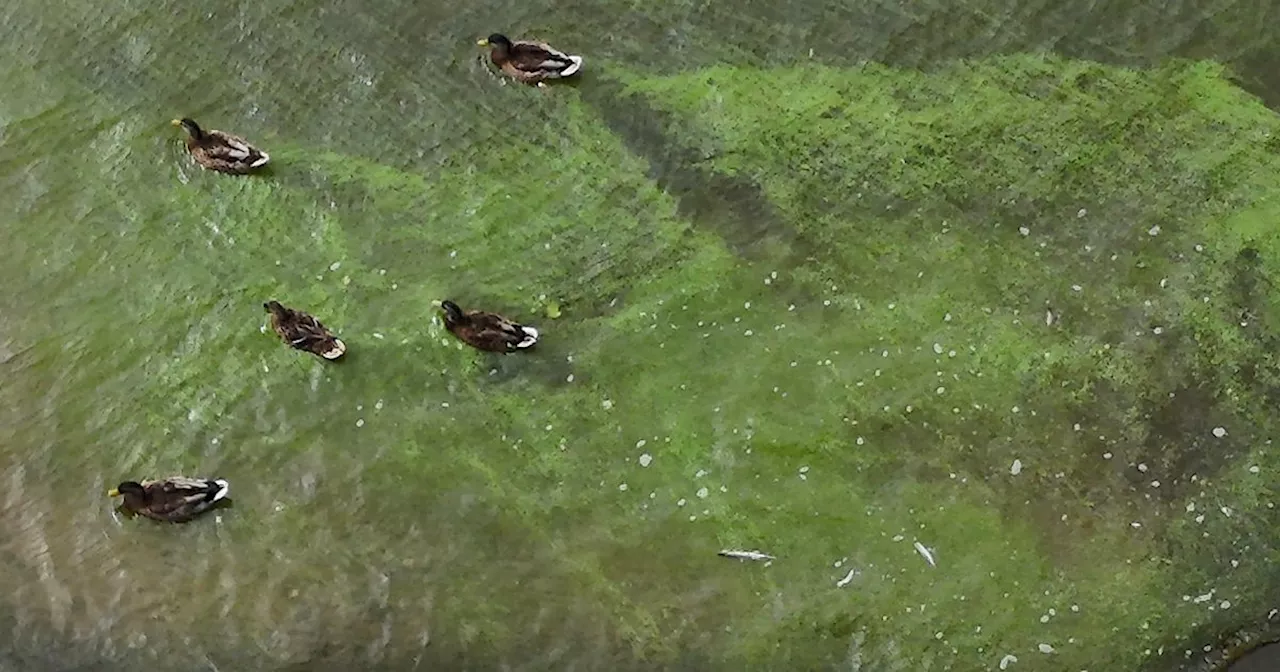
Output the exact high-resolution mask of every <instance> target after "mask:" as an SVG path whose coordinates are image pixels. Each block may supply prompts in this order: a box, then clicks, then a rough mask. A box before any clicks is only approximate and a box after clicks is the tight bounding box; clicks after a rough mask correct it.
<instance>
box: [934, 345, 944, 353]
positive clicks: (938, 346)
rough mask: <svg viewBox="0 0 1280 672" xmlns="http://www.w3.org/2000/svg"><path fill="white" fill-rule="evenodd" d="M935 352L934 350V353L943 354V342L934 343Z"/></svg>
mask: <svg viewBox="0 0 1280 672" xmlns="http://www.w3.org/2000/svg"><path fill="white" fill-rule="evenodd" d="M933 352H934V354H937V355H941V354H942V344H941V343H934V344H933Z"/></svg>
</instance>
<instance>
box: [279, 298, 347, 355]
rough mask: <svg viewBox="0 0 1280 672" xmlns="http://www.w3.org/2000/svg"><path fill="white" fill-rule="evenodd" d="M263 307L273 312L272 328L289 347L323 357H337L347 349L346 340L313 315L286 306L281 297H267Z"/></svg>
mask: <svg viewBox="0 0 1280 672" xmlns="http://www.w3.org/2000/svg"><path fill="white" fill-rule="evenodd" d="M262 307H263V308H265V309H266V311H267V312H268V313H271V329H272V330H274V331H275V332H276V334H277V335H278V336H280V338H281V340H283V341H284V342H285V343H287V344H289V347H292V348H296V349H298V350H305V351H307V352H310V353H311V354H313V355H315V356H317V357H322V358H324V359H338V358H339V357H341V356H342V355H344V354H345V353H346V352H347V345H346V343H343V342H342V341H341V340H339V339H338V337H336V336H334V335H333V332H331V331H329V329H328V328H327V327H325V326H324V325H323V324H321V323H320V320H317V319H316V318H314V317H312V316H311V315H309V314H307V313H304V312H302V311H301V310H294V309H293V308H289V307H287V306H284V305H282V304H281V303H280V302H279V301H268V302H266V303H264V304H262Z"/></svg>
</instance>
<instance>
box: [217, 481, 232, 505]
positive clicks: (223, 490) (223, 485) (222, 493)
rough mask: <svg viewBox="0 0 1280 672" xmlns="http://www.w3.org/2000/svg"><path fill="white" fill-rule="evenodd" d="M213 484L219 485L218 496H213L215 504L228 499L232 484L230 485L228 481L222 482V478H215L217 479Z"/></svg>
mask: <svg viewBox="0 0 1280 672" xmlns="http://www.w3.org/2000/svg"><path fill="white" fill-rule="evenodd" d="M213 482H214V483H217V484H218V492H217V493H216V494H214V496H213V501H215V502H216V501H218V500H219V499H222V498H223V497H226V496H227V493H228V492H231V484H230V483H228V482H226V481H224V480H222V479H221V478H215V479H213Z"/></svg>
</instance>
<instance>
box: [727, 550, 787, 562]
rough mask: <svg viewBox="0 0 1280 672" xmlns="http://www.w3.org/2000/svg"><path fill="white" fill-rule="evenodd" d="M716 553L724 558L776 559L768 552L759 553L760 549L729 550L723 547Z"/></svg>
mask: <svg viewBox="0 0 1280 672" xmlns="http://www.w3.org/2000/svg"><path fill="white" fill-rule="evenodd" d="M717 555H720V556H723V557H726V558H736V559H738V560H774V559H776V558H774V557H773V556H772V555H769V554H768V553H761V552H760V551H730V550H728V549H725V550H723V551H720V552H719V553H718V554H717Z"/></svg>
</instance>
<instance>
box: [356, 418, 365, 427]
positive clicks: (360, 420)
mask: <svg viewBox="0 0 1280 672" xmlns="http://www.w3.org/2000/svg"><path fill="white" fill-rule="evenodd" d="M356 427H364V418H360V419H359V420H356Z"/></svg>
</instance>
